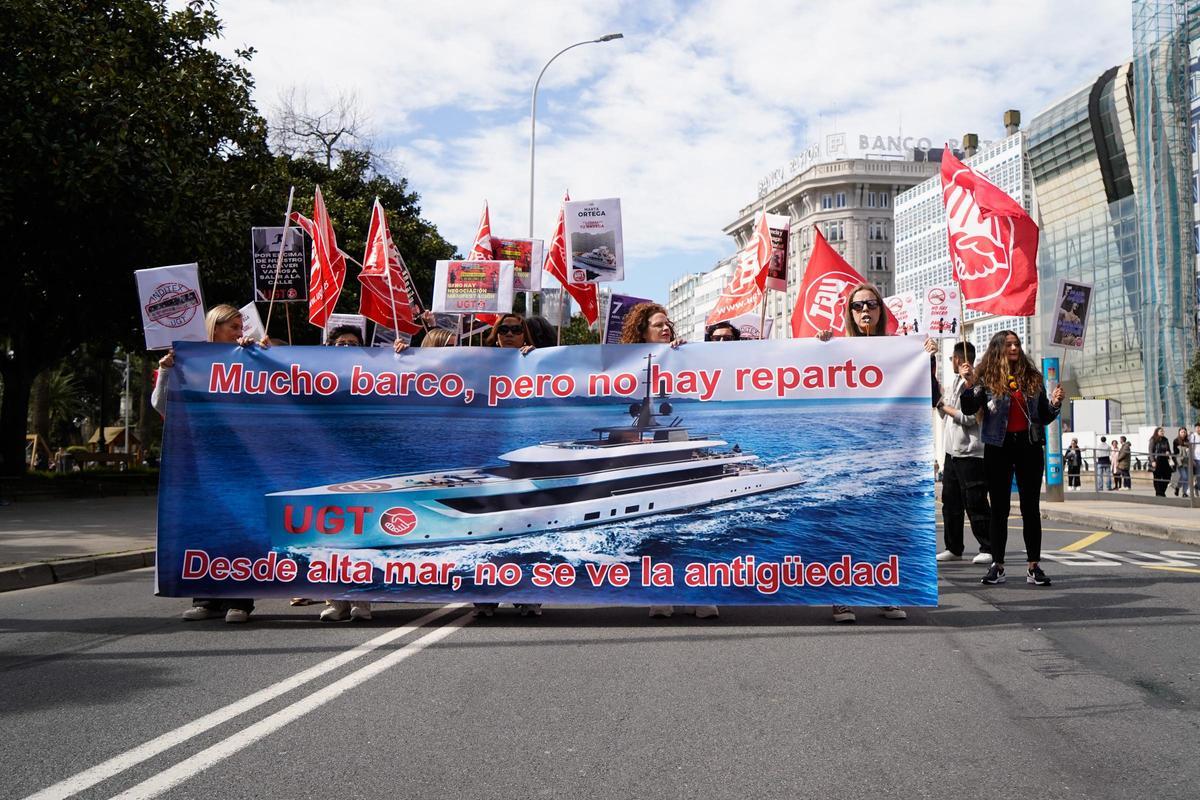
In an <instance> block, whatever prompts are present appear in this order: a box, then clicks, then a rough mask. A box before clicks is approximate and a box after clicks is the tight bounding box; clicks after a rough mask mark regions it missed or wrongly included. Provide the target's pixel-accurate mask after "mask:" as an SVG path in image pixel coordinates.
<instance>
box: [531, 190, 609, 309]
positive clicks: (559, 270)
mask: <svg viewBox="0 0 1200 800" xmlns="http://www.w3.org/2000/svg"><path fill="white" fill-rule="evenodd" d="M570 199H571V197H570V195H563V202H564V203H565V202H566V201H568V200H570ZM563 214H564V210H563V207H562V206H559V209H558V225H557V226H556V227H555V228H554V239H552V240H551V242H550V251H549V252H548V253H546V264H545V266H543V267H542V269H543V270H545V271H546V272H549V273H550V274H551V275H553V276H554V279H555V280H557V281H558V282H559V283H560V284H562V287H563V288H564V289H566V291H567V294H569V295H571V297H574V298H575V302H576V303H579V310H580V311H582V312H583V316H584V317H585V318H586V319H587V321H588V324H589V325H595V324H596V320H598V319H600V302H599V300H598V299H597V292H596V284H594V283H571V282H570V281H568V280H567V223H566V218H565V217H564V216H563Z"/></svg>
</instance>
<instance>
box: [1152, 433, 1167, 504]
mask: <svg viewBox="0 0 1200 800" xmlns="http://www.w3.org/2000/svg"><path fill="white" fill-rule="evenodd" d="M1148 451H1149V453H1150V458H1151V460H1152V463H1153V465H1154V494H1155V495H1157V496H1158V497H1166V496H1167V484H1168V483H1170V482H1171V443H1170V442H1169V441H1167V435H1166V434H1165V433H1164V432H1163V429H1162V428H1161V427H1159V428H1155V429H1154V435H1153V436H1151V437H1150V446H1149V449H1148Z"/></svg>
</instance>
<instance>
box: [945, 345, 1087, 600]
mask: <svg viewBox="0 0 1200 800" xmlns="http://www.w3.org/2000/svg"><path fill="white" fill-rule="evenodd" d="M959 374H960V375H961V376H962V379H963V384H964V386H965V387H966V391H964V392H963V394H962V403H961V408H962V411H963V413H964V414H974V413H976V412H977V411H979V410H981V409H982V411H983V427H982V434H981V438H982V439H983V445H984V454H983V466H984V471H985V473H986V474H987V481H988V496H989V499H990V501H991V505H992V514H991V526H990V529H989V531H988V544H989V545H990V547H991V553H992V564H991V566H990V567H988V571H987V575H985V576H984V577H983V579H982V580H981V581H980V583H983V584H986V585H989V586H992V585H995V584H999V583H1004V582H1005V580H1006V579H1005V576H1004V549H1005V546H1006V545H1007V543H1008V514H1009V509H1010V507H1011V505H1012V480H1013V474H1014V473H1015V474H1016V478H1017V492H1018V495H1019V497H1020V503H1021V522H1022V533H1023V534H1024V538H1025V551H1026V559H1027V560H1028V568H1027V570H1026V573H1025V581H1026V583H1031V584H1034V585H1035V586H1049V585H1050V579H1049V578H1048V577H1046V573H1045V572H1043V571H1042V568H1041V565H1040V564H1039V562H1040V561H1041V559H1042V518H1041V509H1040V507H1039V503H1040V500H1039V495H1040V493H1041V490H1042V467H1043V463H1044V456H1043V452H1042V448H1043V440H1044V439H1045V432H1044V430H1043V429H1044V428H1045V426H1046V425H1048V424H1049V423H1051V422H1053V421H1054V420H1055V419H1057V418H1058V413H1059V410H1060V408H1061V406H1062V401H1063V389H1062V387H1061V386H1055V387H1054V389H1053V390H1052V391H1051V392H1050V395H1049V397H1047V395H1046V385H1045V380H1044V379H1043V378H1042V372H1041V370H1039V369H1038V368H1037V367H1036V366H1035V365H1034V363H1033V361H1032V359H1030V358H1029V356H1027V355H1026V354H1025V351H1024V350H1023V349H1022V348H1021V337H1019V336H1017V334H1016V333H1014V332H1012V331H1000V332H999V333H997V334H996V335H995V336H993V337H992V338H991V341H989V342H988V346H987V351H986V352H984V354H983V359H982V360H981V361H980V363H979V371H978V372H976V371H975V369H974V368H973V367H972V366H971V364H969V363H964V364H962V366H961V367H960V368H959Z"/></svg>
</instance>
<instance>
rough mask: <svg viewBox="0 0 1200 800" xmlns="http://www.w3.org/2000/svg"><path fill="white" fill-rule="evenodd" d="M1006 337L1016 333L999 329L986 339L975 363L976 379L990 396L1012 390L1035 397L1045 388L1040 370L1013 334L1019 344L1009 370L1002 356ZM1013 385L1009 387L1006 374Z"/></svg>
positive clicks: (1006, 357)
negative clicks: (1018, 353)
mask: <svg viewBox="0 0 1200 800" xmlns="http://www.w3.org/2000/svg"><path fill="white" fill-rule="evenodd" d="M1009 336H1017V334H1016V333H1015V332H1013V331H1000V332H999V333H997V334H996V335H995V336H993V337H992V338H991V339H990V340H989V341H988V346H987V350H985V351H984V353H983V359H982V360H980V362H979V370H978V373H979V382H980V383H981V384H983V385H984V386H985V387H986V388H987V389H988V391H990V392H991V393H992V394H993V395H1001V394H1008V393H1010V392H1012V391H1015V390H1016V389H1020V390H1021V392H1022V393H1023V394H1024V395H1025V397H1027V398H1032V397H1037V396H1038V395H1039V394H1041V393H1042V392H1044V391H1045V390H1046V382H1045V381H1044V380H1043V379H1042V373H1041V370H1039V369H1038V368H1037V365H1035V364H1034V363H1033V359H1031V358H1030V357H1029V356H1028V355H1026V354H1025V348H1024V347H1021V337H1020V336H1017V345H1018V347H1021V353H1020V358H1018V359H1017V364H1016V366H1015V367H1013V368H1012V369H1011V370H1010V369H1009V366H1008V356H1006V355H1005V353H1004V350H1005V347H1006V345H1005V342H1006V340H1007V339H1008V337H1009ZM1010 375H1011V376H1012V378H1013V381H1012V382H1015V383H1016V384H1017V385H1016V386H1015V387H1014V386H1012V385H1011V384H1012V382H1010V381H1009V379H1008V378H1009V376H1010Z"/></svg>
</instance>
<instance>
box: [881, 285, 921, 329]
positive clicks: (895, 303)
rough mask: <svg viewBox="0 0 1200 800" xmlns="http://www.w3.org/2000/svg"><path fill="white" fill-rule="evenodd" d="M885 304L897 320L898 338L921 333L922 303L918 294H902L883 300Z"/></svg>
mask: <svg viewBox="0 0 1200 800" xmlns="http://www.w3.org/2000/svg"><path fill="white" fill-rule="evenodd" d="M883 304H884V305H885V306H887V308H888V311H890V312H892V316H893V317H895V318H896V325H897V328H896V334H895V335H896V336H915V335H917V334H919V333H921V332H922V331H921V313H920V312H921V303H920V302H919V301H918V299H917V293H916V292H900V293H899V294H893V295H891V296H889V297H885V298H883Z"/></svg>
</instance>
